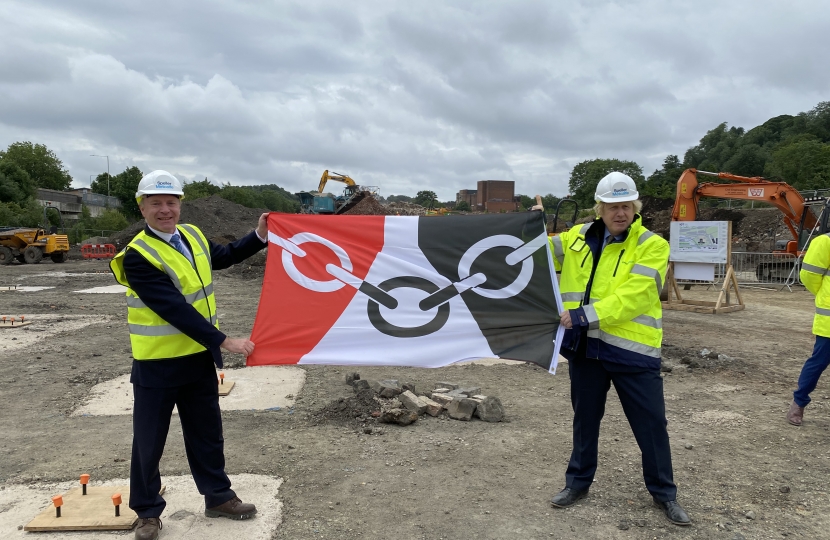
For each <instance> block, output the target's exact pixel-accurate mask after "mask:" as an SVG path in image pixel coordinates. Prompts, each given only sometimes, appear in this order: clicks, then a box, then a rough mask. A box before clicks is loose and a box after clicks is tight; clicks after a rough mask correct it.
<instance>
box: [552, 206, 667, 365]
mask: <svg viewBox="0 0 830 540" xmlns="http://www.w3.org/2000/svg"><path fill="white" fill-rule="evenodd" d="M604 234H605V225H604V224H603V223H602V220H601V219H597V220H595V221H594V222H593V223H586V224H584V225H577V226H575V227H573V228H572V229H571V230H569V231H566V232H564V233H562V234H560V235H559V236H552V237H550V245H551V246H550V247H551V250H552V251H553V256H554V257H553V258H554V265H555V266H556V270H557V272H561V277H560V280H559V289H560V291H561V294H562V302H563V304H564V307H565V309H568V310H573V311H571V318H572V320H573V324H574V327H573V329H572V330H569V331H566V332H565V339H564V342H563V344H562V346H563V347H564V348H566V349H570V350H573V351H576V350H577V346H578V345H579V341H580V340H581V339H586V338H587V342H586V348H585V351H586V354H585V355H586V357H587V358H597V359H600V360H606V361H609V362H617V363H621V364H627V365H632V366H640V367H649V368H654V367H658V368H659V366H660V345H661V343H662V340H663V310H662V308H661V306H660V291H661V290H662V288H663V282H664V280H665V279H666V267H667V265H668V259H669V244H668V242H666V241H665V240H663V239H662V238H660V237H659V236H658V235H656V234H654V233H653V232H651V231H649V230H647V229H646V228H645V227H643V225H642V221H641V217H640V215H639V214H638V215H635V217H634V222H633V223H632V224H631V227H630V228H629V229H628V233H627V236H626V238H625V240H623V241H622V242H610V243H609V244H608V245H607V246H605V249H604V250H602V252H601V254H600V256H599V260H597V261H595V254H599V253H600V250H601V249H602V242H603V239H604ZM585 330H587V333H586V332H585Z"/></svg>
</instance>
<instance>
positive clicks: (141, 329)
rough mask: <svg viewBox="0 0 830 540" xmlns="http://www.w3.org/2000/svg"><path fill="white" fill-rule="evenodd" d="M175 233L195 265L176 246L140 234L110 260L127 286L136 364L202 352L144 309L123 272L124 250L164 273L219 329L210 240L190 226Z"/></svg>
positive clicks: (152, 313)
mask: <svg viewBox="0 0 830 540" xmlns="http://www.w3.org/2000/svg"><path fill="white" fill-rule="evenodd" d="M178 230H179V234H181V235H182V236H183V237H186V238H187V240H188V242H189V243H190V247H191V251H192V254H193V260H194V264H195V267H194V265H191V264H190V261H189V260H188V259H187V257H185V256H184V255H182V254H181V253H179V252H178V251H177V250H176V248H174V247H173V246H171V245H170V244H168V243H167V242H165V241H163V240H161V239H158V238H155V237H152V236H150V235H148V234H146V233H145V232H144V231H142V232H140V233H139V234H138V235H136V237H135V238H134V239H133V241H132V242H130V243H129V244H128V245H127V247H126V248H124V250H122V251H121V252H120V253H118V254H117V255H116V256H115V257H114V258H113V260H112V262H110V268H111V269H112V272H113V274H115V279H116V280H117V281H118V282H119V283H121V284H122V285H124V286H125V287H127V323H128V324H129V326H130V344H131V345H132V349H133V358H135V359H136V360H159V359H162V358H178V357H182V356H188V355H191V354H195V353H198V352H201V351H204V350H206V349H205V347H204V346H202V345H201V344H199V343H197V342H196V341H194V340H192V339H190V338H189V337H188V336H186V335H185V334H183V333H182V332H180V331H179V330H178V329H177V328H176V327H174V326H173V325H171V324H169V323H168V322H167V321H165V320H164V319H162V318H161V317H160V316H159V315H158V314H156V313H155V312H154V311H153V310H151V309H150V308H148V307H147V306H146V305H144V302H142V301H141V299H140V298H139V297H138V295H137V294H136V293H135V291H133V290H132V289H130V284H129V283H128V282H127V277H126V275H125V273H124V255H125V254H126V252H127V250H128V249H133V250H135V251H137V252H138V253H139V254H141V256H143V257H144V258H145V259H146V260H147V261H148V262H149V263H150V264H152V265H153V266H155V267H156V268H158V269H159V270H161V271H162V272H164V273H165V274H167V275H168V276H169V277H170V279H171V281H172V282H173V284H174V285H175V286H176V288H177V289H178V290H179V292H180V293H181V294H182V296H184V298H185V300H186V301H187V303H188V304H190V305H192V306H193V307H194V308H195V309H196V311H198V312H199V313H200V314H201V315H202V316H203V317H204V318H205V319H206V320H208V321H210V323H211V324H212V325H214V326H215V327H216V328H219V322H218V319H217V316H216V299H215V297H214V295H213V277H212V274H211V262H210V249H209V247H208V241H207V239H206V238H205V235H204V234H202V231H200V230H199V229H197V228H196V227H194V226H193V225H179V226H178Z"/></svg>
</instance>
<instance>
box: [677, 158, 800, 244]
mask: <svg viewBox="0 0 830 540" xmlns="http://www.w3.org/2000/svg"><path fill="white" fill-rule="evenodd" d="M699 174H700V175H704V176H714V177H717V178H723V179H726V180H731V181H733V182H739V183H735V184H716V183H713V182H704V183H698V181H697V175H699ZM701 197H715V198H718V199H739V200H745V201H759V202H764V203H767V204H771V205H773V206H775V207H776V208H778V209H779V210H780V211H781V213H782V214H784V224H785V225H786V226H787V228H788V229H789V230H790V232H791V233H792V235H793V239H794V240H798V239H799V238H798V236H799V230H800V229H801V227H802V224H803V229H804V230H810V229H812V228H813V227H814V226H815V224H816V217H815V215H813V213H812V212H810V211H809V210H808V209H807V207H806V206H805V205H804V198H803V197H802V196H801V194H800V193H799V192H798V190H796V189H795V188H794V187H792V186H790V185H789V184H785V183H784V182H771V181H769V180H767V179H765V178H761V177H760V176H752V177H747V176H737V175H734V174H729V173H711V172H706V171H698V170H697V169H686V170H685V171H683V174H681V175H680V179H679V180H678V181H677V197H676V198H675V201H674V208H673V209H672V221H694V220H695V219H696V218H697V214H698V208H697V204H698V201H699V200H700V198H701ZM802 219H803V222H802Z"/></svg>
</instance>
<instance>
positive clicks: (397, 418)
mask: <svg viewBox="0 0 830 540" xmlns="http://www.w3.org/2000/svg"><path fill="white" fill-rule="evenodd" d="M379 420H380V421H381V422H383V423H384V424H398V425H400V426H408V425H409V424H411V423H412V422H415V421H416V420H418V415H417V414H415V413H414V412H412V411H407V410H406V409H391V410H388V411H384V412H383V413H381V415H380V419H379Z"/></svg>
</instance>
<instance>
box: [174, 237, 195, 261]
mask: <svg viewBox="0 0 830 540" xmlns="http://www.w3.org/2000/svg"><path fill="white" fill-rule="evenodd" d="M170 244H171V245H172V246H173V247H174V248H176V250H177V251H178V252H179V253H181V254H182V255H184V256H185V258H186V259H187V260H188V261H190V264H193V259H192V258H191V256H190V252H189V251H187V248H186V247H184V244H182V237H181V235H180V234H179V233H175V234H173V236H171V237H170Z"/></svg>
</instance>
